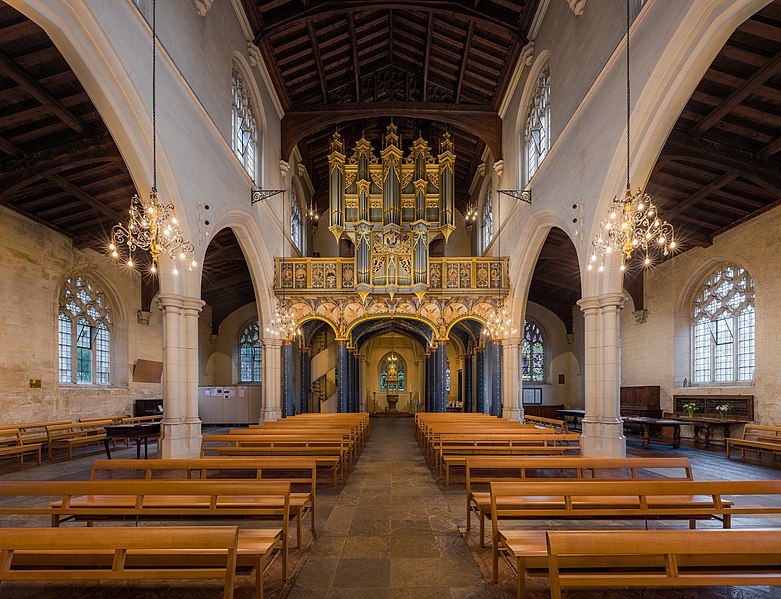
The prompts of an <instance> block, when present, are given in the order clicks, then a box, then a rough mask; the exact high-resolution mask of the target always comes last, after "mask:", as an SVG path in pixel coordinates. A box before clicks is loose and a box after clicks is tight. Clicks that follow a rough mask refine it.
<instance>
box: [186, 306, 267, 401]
mask: <svg viewBox="0 0 781 599" xmlns="http://www.w3.org/2000/svg"><path fill="white" fill-rule="evenodd" d="M207 309H208V310H209V311H210V310H211V308H210V307H209V306H208V305H207V306H204V311H203V312H202V313H201V318H200V319H199V323H198V329H199V331H198V337H199V352H198V353H199V363H200V365H201V379H200V382H199V385H201V386H214V385H218V386H219V385H239V384H243V385H246V383H240V382H239V340H240V337H241V333H242V331H243V330H244V326H245V325H246V324H247V323H248V322H249V321H250V320H257V318H258V308H257V304H256V303H255V302H251V303H249V304H246V305H244V306H242V307H241V308H238V309H236V310H234V311H233V312H231V313H230V314H229V315H228V316H226V317H225V319H224V320H223V321H222V322H221V323H220V328H219V330H218V331H217V334H216V335H212V331H211V317H210V315H207V314H206V311H207ZM261 336H262V335H261Z"/></svg>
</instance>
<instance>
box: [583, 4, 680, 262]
mask: <svg viewBox="0 0 781 599" xmlns="http://www.w3.org/2000/svg"><path fill="white" fill-rule="evenodd" d="M629 25H630V20H629V0H627V2H626V189H625V191H624V193H623V194H619V195H616V196H615V197H614V198H613V200H612V201H611V202H610V207H609V208H608V213H607V215H606V216H605V218H604V219H603V220H602V224H601V225H600V230H599V233H597V234H596V236H595V237H594V239H593V241H592V242H591V245H592V252H591V257H590V260H589V263H588V270H593V269H594V268H595V267H596V268H597V269H598V270H599V272H602V271H604V270H605V261H606V260H613V261H614V262H615V261H617V262H618V263H619V270H621V271H622V272H623V271H625V270H626V268H627V265H628V264H629V263H630V261H631V260H632V259H633V258H638V257H639V258H640V260H641V263H642V266H643V267H646V268H647V267H649V266H651V265H653V264H654V262H655V261H657V260H658V259H659V257H660V255H661V256H662V257H664V256H669V255H670V253H671V252H674V251H675V250H676V249H677V247H678V243H677V242H676V240H675V230H674V228H673V226H672V225H671V224H670V223H668V222H667V221H666V220H662V219H661V218H660V217H659V212H658V210H657V209H656V206H655V205H654V203H653V201H652V200H651V197H650V196H649V195H648V194H647V193H645V192H643V191H642V190H640V189H639V188H638V189H637V190H636V191H634V192H633V191H632V186H631V184H630V182H629V159H630V138H629V131H630V124H631V123H630V114H631V101H630V100H631V87H630V80H629ZM614 256H615V257H614Z"/></svg>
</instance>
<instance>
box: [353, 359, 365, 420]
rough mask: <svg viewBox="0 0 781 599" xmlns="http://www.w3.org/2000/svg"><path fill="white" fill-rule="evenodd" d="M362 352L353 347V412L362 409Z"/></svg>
mask: <svg viewBox="0 0 781 599" xmlns="http://www.w3.org/2000/svg"><path fill="white" fill-rule="evenodd" d="M362 396H363V393H361V354H360V353H359V352H358V349H357V348H355V349H353V412H362V411H363V410H361V397H362Z"/></svg>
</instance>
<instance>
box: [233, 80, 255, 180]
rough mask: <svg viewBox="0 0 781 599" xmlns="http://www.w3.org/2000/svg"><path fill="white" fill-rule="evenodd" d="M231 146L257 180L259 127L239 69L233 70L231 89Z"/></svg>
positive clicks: (249, 173) (253, 178)
mask: <svg viewBox="0 0 781 599" xmlns="http://www.w3.org/2000/svg"><path fill="white" fill-rule="evenodd" d="M231 92H232V96H233V105H232V108H231V146H232V147H233V151H234V152H235V154H236V157H237V158H238V159H239V162H241V164H242V166H243V167H244V170H246V171H247V174H248V175H249V176H250V177H251V178H252V180H253V181H254V180H255V172H256V170H257V161H258V158H257V150H258V127H257V124H256V122H255V115H254V113H253V110H252V102H250V98H249V93H248V90H247V83H246V82H245V81H244V77H243V76H242V75H241V73H240V72H239V71H238V70H237V69H233V85H232V87H231Z"/></svg>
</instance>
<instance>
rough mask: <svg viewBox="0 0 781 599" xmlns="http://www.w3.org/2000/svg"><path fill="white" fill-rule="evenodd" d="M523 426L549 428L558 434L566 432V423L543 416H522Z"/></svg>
mask: <svg viewBox="0 0 781 599" xmlns="http://www.w3.org/2000/svg"><path fill="white" fill-rule="evenodd" d="M523 423H524V424H533V425H534V426H539V427H541V428H551V429H553V430H555V431H558V432H560V433H566V432H567V421H566V420H560V419H558V418H545V417H544V416H532V415H529V414H524V415H523Z"/></svg>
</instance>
